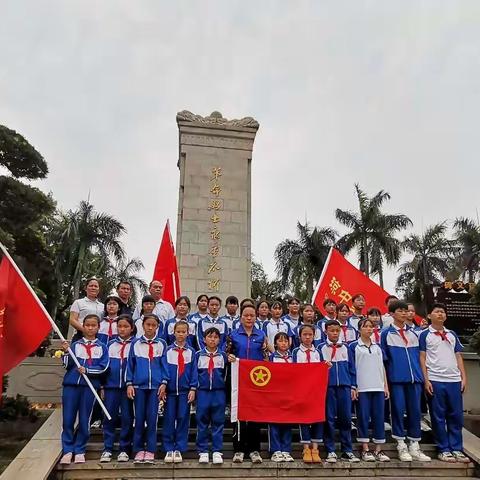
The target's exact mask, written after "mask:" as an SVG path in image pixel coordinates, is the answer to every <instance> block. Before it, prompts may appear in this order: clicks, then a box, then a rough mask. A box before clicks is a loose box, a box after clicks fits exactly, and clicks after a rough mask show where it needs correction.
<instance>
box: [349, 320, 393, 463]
mask: <svg viewBox="0 0 480 480" xmlns="http://www.w3.org/2000/svg"><path fill="white" fill-rule="evenodd" d="M358 326H359V329H360V338H359V339H358V340H357V341H356V342H353V343H351V344H350V346H349V348H350V350H351V351H352V360H353V364H354V368H353V369H352V370H351V371H352V374H353V375H356V377H355V378H354V381H353V384H354V385H355V386H356V387H357V402H358V403H357V440H358V442H360V443H362V460H363V461H365V462H374V461H379V462H388V461H390V458H389V457H388V456H387V455H386V454H385V453H384V452H382V445H383V444H384V443H385V425H384V409H385V399H388V398H389V396H390V393H389V391H388V384H387V379H386V373H385V367H384V366H383V352H382V347H381V346H380V344H379V343H376V342H375V340H374V339H373V338H372V337H373V328H374V324H373V322H372V320H370V319H369V318H366V319H364V320H360V322H359V324H358ZM370 422H372V436H373V443H374V444H375V452H373V453H372V452H371V451H370V450H369V449H368V442H369V441H370V438H369V436H368V425H369V423H370Z"/></svg>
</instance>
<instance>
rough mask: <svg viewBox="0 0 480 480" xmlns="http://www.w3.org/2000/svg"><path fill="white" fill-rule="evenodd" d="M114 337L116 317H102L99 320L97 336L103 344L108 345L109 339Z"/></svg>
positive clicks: (116, 335) (116, 334) (116, 332)
mask: <svg viewBox="0 0 480 480" xmlns="http://www.w3.org/2000/svg"><path fill="white" fill-rule="evenodd" d="M116 337H118V330H117V317H115V318H110V317H103V318H102V320H101V321H100V326H99V328H98V333H97V338H98V339H99V340H100V341H101V342H102V343H104V344H105V345H108V344H109V342H110V340H113V339H114V338H116Z"/></svg>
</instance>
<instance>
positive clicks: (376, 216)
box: [335, 184, 412, 287]
mask: <svg viewBox="0 0 480 480" xmlns="http://www.w3.org/2000/svg"><path fill="white" fill-rule="evenodd" d="M355 192H356V194H357V199H358V206H359V211H358V212H353V211H350V210H341V209H340V208H337V209H336V210H335V217H336V218H337V220H338V221H339V222H340V223H341V224H342V225H344V226H346V227H348V228H349V229H350V232H349V233H347V234H346V235H344V236H343V237H342V238H341V239H340V240H339V241H338V244H337V246H338V247H339V249H340V250H342V252H343V253H348V252H350V251H351V250H352V249H354V248H356V249H357V250H358V259H359V264H360V270H362V271H363V272H364V273H365V274H366V275H368V276H370V275H372V274H377V275H378V276H379V280H380V285H381V286H382V287H383V269H384V267H383V266H384V264H387V265H392V266H393V265H396V264H397V263H398V262H399V260H400V255H401V244H400V241H399V240H398V239H397V238H396V237H395V234H396V233H398V232H400V231H401V230H404V229H405V228H407V227H408V226H411V225H412V221H411V220H410V219H409V218H408V217H407V216H406V215H402V214H395V215H386V214H384V213H382V212H381V207H382V205H383V204H384V203H385V201H386V200H390V194H389V193H388V192H385V191H384V190H380V191H379V192H378V193H376V194H375V195H374V196H373V197H372V198H369V197H368V196H367V194H366V193H365V192H364V191H363V190H361V189H360V186H359V185H358V184H355Z"/></svg>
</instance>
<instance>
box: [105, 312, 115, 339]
mask: <svg viewBox="0 0 480 480" xmlns="http://www.w3.org/2000/svg"><path fill="white" fill-rule="evenodd" d="M105 320H106V321H107V322H108V338H112V337H113V329H112V325H113V322H116V321H117V320H116V319H115V318H112V319H110V318H109V317H106V318H105Z"/></svg>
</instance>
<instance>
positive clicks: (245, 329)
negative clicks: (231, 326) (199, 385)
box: [228, 302, 267, 463]
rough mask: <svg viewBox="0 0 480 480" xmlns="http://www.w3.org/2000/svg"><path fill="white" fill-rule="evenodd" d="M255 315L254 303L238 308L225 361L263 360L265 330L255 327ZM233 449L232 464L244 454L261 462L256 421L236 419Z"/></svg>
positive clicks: (258, 427)
mask: <svg viewBox="0 0 480 480" xmlns="http://www.w3.org/2000/svg"><path fill="white" fill-rule="evenodd" d="M242 303H243V302H242ZM256 314H257V312H256V309H255V306H254V305H252V304H250V303H245V304H244V305H243V306H241V307H240V326H239V327H238V328H237V329H236V330H233V331H232V332H231V333H230V337H229V350H230V351H229V352H228V361H229V362H235V361H236V359H237V358H240V359H246V360H264V352H265V351H266V349H267V341H266V336H265V333H263V331H262V330H259V329H258V328H256V327H255V319H256ZM233 451H234V455H233V460H232V462H233V463H242V462H243V459H244V456H245V454H247V455H249V457H250V459H251V461H252V463H262V457H261V455H260V424H259V423H256V422H244V421H240V422H237V423H236V424H235V432H234V435H233Z"/></svg>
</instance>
